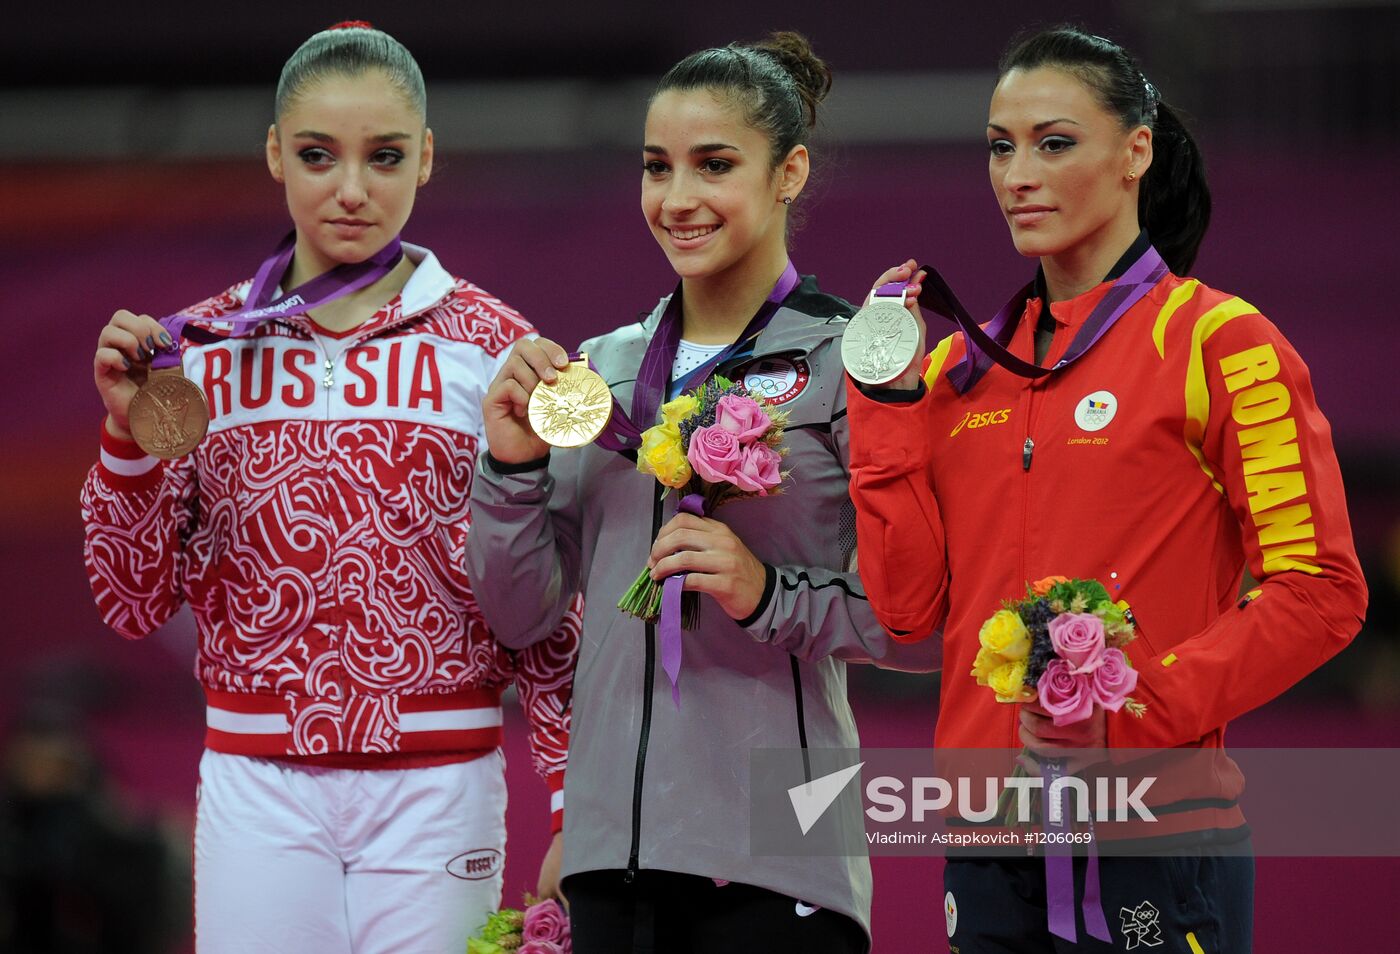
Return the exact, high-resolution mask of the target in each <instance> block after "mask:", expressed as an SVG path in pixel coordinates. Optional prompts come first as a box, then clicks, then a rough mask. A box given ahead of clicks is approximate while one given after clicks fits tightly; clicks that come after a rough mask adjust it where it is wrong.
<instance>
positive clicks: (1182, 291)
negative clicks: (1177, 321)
mask: <svg viewBox="0 0 1400 954" xmlns="http://www.w3.org/2000/svg"><path fill="white" fill-rule="evenodd" d="M1200 287H1201V283H1200V282H1198V281H1196V280H1195V279H1194V278H1193V279H1191V280H1189V281H1185V282H1182V283H1181V284H1180V285H1178V286H1177V287H1176V288H1175V289H1174V290H1173V291H1172V293H1171V294H1170V295H1168V296H1167V303H1166V304H1165V305H1163V306H1162V310H1161V311H1159V312H1158V313H1157V322H1156V324H1154V325H1153V326H1152V343H1153V344H1155V345H1156V346H1157V357H1159V358H1165V357H1166V356H1167V322H1169V321H1171V320H1172V315H1175V314H1176V310H1177V309H1178V308H1180V307H1181V306H1182V305H1184V304H1186V303H1187V302H1188V301H1190V300H1191V298H1192V297H1193V296H1194V295H1195V294H1196V290H1197V289H1199V288H1200Z"/></svg>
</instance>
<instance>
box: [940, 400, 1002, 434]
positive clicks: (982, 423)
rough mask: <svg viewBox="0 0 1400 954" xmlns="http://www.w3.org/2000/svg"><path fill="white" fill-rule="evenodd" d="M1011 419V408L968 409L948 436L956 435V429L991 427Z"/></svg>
mask: <svg viewBox="0 0 1400 954" xmlns="http://www.w3.org/2000/svg"><path fill="white" fill-rule="evenodd" d="M1009 420H1011V408H1009V407H1004V408H1002V409H1001V410H999V411H968V412H967V413H966V414H964V415H963V419H962V420H961V421H958V426H957V427H955V428H953V429H952V430H951V431H950V432H949V433H948V436H949V437H957V436H958V431H960V430H962V429H963V428H964V427H966V428H974V427H991V426H992V425H993V424H1005V423H1006V422H1007V421H1009Z"/></svg>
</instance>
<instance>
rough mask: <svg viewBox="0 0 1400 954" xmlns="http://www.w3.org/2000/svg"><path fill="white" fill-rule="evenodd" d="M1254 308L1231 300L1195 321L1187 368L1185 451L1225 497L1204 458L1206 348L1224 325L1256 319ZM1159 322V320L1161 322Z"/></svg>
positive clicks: (1207, 395)
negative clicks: (1248, 316) (1252, 317)
mask: <svg viewBox="0 0 1400 954" xmlns="http://www.w3.org/2000/svg"><path fill="white" fill-rule="evenodd" d="M1258 313H1259V309H1257V308H1255V307H1254V306H1253V305H1251V304H1250V303H1249V302H1247V301H1245V300H1244V299H1243V298H1231V299H1230V300H1229V301H1226V302H1223V303H1222V304H1219V305H1216V306H1215V307H1214V308H1212V309H1211V310H1210V311H1208V312H1206V313H1205V314H1204V315H1202V316H1201V317H1199V318H1197V319H1196V326H1195V327H1194V328H1192V329H1191V355H1190V360H1189V361H1188V362H1187V365H1186V427H1185V434H1184V437H1185V439H1186V448H1187V450H1189V451H1191V454H1192V455H1193V456H1194V457H1195V458H1196V462H1197V463H1198V464H1200V465H1201V470H1202V471H1204V472H1205V475H1206V476H1207V477H1209V478H1210V483H1211V486H1212V487H1214V488H1215V489H1216V491H1218V492H1219V493H1220V494H1221V495H1222V496H1223V495H1224V493H1225V488H1224V487H1222V486H1221V484H1220V481H1219V480H1216V478H1215V472H1214V471H1213V470H1211V469H1210V464H1209V463H1208V462H1207V461H1206V457H1205V454H1204V453H1202V452H1201V447H1202V444H1203V442H1204V440H1205V434H1206V424H1207V422H1208V421H1209V420H1210V389H1209V388H1208V387H1207V386H1206V368H1205V356H1204V352H1203V346H1204V345H1205V343H1206V341H1207V340H1209V339H1210V336H1211V335H1213V334H1215V333H1216V332H1217V331H1219V330H1220V329H1221V328H1222V327H1224V325H1225V323H1226V322H1228V321H1231V320H1233V319H1235V318H1238V317H1240V316H1241V315H1257V314H1258ZM1158 320H1159V321H1160V319H1158Z"/></svg>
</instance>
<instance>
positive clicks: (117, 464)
mask: <svg viewBox="0 0 1400 954" xmlns="http://www.w3.org/2000/svg"><path fill="white" fill-rule="evenodd" d="M98 427H99V430H100V432H101V437H100V443H99V448H100V450H99V456H98V468H97V469H98V472H99V473H100V474H101V475H102V480H103V481H104V482H105V483H106V484H107V486H109V487H111V488H112V489H113V490H123V491H134V490H147V489H150V488H152V487H157V486H159V485H160V481H161V477H162V476H163V474H164V468H163V467H162V466H161V461H160V459H159V458H157V457H152V456H151V455H150V454H147V453H146V452H145V451H143V450H142V449H141V445H139V444H137V443H136V442H135V441H129V440H123V439H122V438H120V437H113V436H112V434H111V433H110V432H109V431H108V430H107V420H106V418H103V420H102V423H101V424H100V425H98Z"/></svg>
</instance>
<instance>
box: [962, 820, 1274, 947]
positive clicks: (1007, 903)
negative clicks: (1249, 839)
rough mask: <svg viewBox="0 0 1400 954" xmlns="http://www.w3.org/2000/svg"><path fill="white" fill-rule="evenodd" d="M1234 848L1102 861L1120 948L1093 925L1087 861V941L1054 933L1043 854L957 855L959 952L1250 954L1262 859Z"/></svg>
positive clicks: (1079, 866)
mask: <svg viewBox="0 0 1400 954" xmlns="http://www.w3.org/2000/svg"><path fill="white" fill-rule="evenodd" d="M1244 850H1247V848H1246V849H1244ZM1231 851H1232V854H1233V855H1235V856H1232V857H1227V856H1222V855H1219V854H1211V853H1210V851H1209V849H1206V850H1204V851H1201V852H1193V853H1190V854H1179V855H1178V854H1172V855H1154V856H1151V857H1141V858H1100V859H1099V886H1100V894H1101V896H1102V899H1103V913H1104V919H1105V920H1106V921H1107V922H1108V933H1109V936H1110V937H1112V938H1113V941H1112V943H1111V944H1105V943H1104V942H1102V941H1100V940H1097V939H1095V938H1092V937H1090V936H1089V935H1088V933H1087V932H1086V931H1085V930H1084V916H1083V913H1082V911H1081V909H1080V902H1081V901H1082V899H1083V897H1084V865H1085V860H1084V859H1083V858H1082V857H1081V858H1075V859H1074V904H1075V924H1076V930H1077V932H1078V937H1079V942H1078V943H1077V944H1071V943H1070V942H1068V941H1065V940H1062V939H1061V938H1058V937H1055V936H1054V935H1052V934H1051V933H1050V929H1049V927H1048V924H1047V920H1046V910H1045V860H1044V859H1043V858H1024V859H1020V858H1018V859H1013V860H1005V859H998V860H970V859H969V860H964V859H953V858H950V859H948V864H947V866H946V867H945V868H944V869H943V887H944V890H945V891H946V892H948V896H947V897H945V898H944V905H943V906H944V913H945V915H946V917H947V920H948V925H949V928H950V931H949V937H948V946H949V948H950V950H951V951H952V952H953V954H1036V952H1043V954H1052V952H1053V954H1069V952H1072V951H1085V952H1091V954H1107V952H1109V951H1115V952H1118V951H1134V952H1140V954H1248V952H1249V951H1250V949H1251V946H1252V944H1253V938H1254V858H1253V857H1252V856H1245V857H1238V854H1239V852H1240V851H1241V849H1240V847H1239V846H1234V847H1233V848H1232V849H1231Z"/></svg>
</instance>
